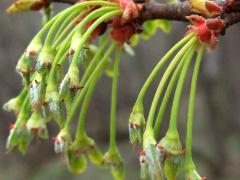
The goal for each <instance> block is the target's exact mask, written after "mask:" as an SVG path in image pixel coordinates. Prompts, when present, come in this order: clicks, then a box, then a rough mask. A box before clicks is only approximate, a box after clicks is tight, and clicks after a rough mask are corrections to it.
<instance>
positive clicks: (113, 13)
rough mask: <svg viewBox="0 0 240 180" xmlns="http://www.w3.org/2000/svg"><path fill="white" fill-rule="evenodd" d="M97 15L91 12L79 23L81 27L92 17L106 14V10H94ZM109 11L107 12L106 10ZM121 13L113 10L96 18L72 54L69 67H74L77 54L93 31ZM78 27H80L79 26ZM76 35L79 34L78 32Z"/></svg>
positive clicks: (77, 57)
mask: <svg viewBox="0 0 240 180" xmlns="http://www.w3.org/2000/svg"><path fill="white" fill-rule="evenodd" d="M96 11H97V13H96V12H95V11H93V12H92V13H90V14H89V15H88V16H87V17H86V18H84V20H83V21H82V22H81V25H82V26H83V25H84V24H85V23H86V22H88V21H89V19H90V18H92V17H96V16H99V15H102V13H103V12H106V10H104V11H103V10H102V9H101V11H100V9H99V10H96ZM108 11H109V10H108ZM121 13H122V12H121V10H113V11H111V12H109V13H106V14H104V15H103V16H101V17H100V18H98V19H97V20H96V21H95V22H94V23H93V24H92V25H91V26H90V27H89V28H88V30H87V31H86V32H85V33H84V35H83V36H82V39H81V42H80V43H79V45H78V48H77V50H76V52H75V53H74V56H73V60H72V63H71V65H70V66H75V65H76V64H77V62H78V59H79V54H80V52H81V50H82V48H83V46H84V44H85V43H86V42H87V40H88V38H89V37H90V36H91V34H92V33H93V31H94V30H95V29H96V28H97V27H98V26H99V25H100V24H101V23H103V22H104V21H106V20H108V19H110V18H113V17H115V16H118V15H120V14H121ZM79 26H80V25H79ZM76 33H79V32H78V31H77V32H76Z"/></svg>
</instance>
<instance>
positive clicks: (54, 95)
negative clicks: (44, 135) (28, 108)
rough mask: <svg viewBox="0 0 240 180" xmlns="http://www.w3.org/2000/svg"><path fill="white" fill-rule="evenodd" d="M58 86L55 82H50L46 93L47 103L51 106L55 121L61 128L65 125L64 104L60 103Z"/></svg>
mask: <svg viewBox="0 0 240 180" xmlns="http://www.w3.org/2000/svg"><path fill="white" fill-rule="evenodd" d="M57 90H58V89H57V85H56V83H55V82H49V83H48V85H47V88H46V93H45V102H46V103H47V104H48V106H49V110H50V111H51V113H52V115H53V118H54V120H55V121H56V122H57V123H58V125H59V126H60V127H63V124H64V112H63V107H62V104H61V103H60V101H59V100H60V98H59V94H58V91H57Z"/></svg>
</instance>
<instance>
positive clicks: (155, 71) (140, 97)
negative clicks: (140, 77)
mask: <svg viewBox="0 0 240 180" xmlns="http://www.w3.org/2000/svg"><path fill="white" fill-rule="evenodd" d="M192 36H193V34H189V35H187V36H186V37H184V38H183V39H182V40H181V41H179V42H178V43H177V44H176V45H174V46H173V47H172V48H171V49H170V50H169V51H168V52H167V54H166V55H165V56H164V57H163V58H162V59H161V60H160V61H159V62H158V64H157V65H156V66H155V68H154V69H153V71H152V72H151V74H150V75H149V77H148V78H147V80H146V81H145V83H144V85H143V87H142V89H141V91H140V93H139V95H138V97H137V100H136V102H142V101H143V99H144V96H145V95H146V93H147V91H148V89H149V87H150V85H151V84H152V82H153V80H154V79H155V78H156V76H157V75H158V73H159V71H160V70H161V69H162V67H163V65H164V64H165V63H166V62H167V61H168V60H169V58H170V57H171V55H172V54H173V53H174V52H175V51H176V50H177V49H178V48H179V47H181V46H182V45H183V44H184V43H186V42H187V41H189V39H191V38H192Z"/></svg>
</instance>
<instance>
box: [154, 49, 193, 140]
mask: <svg viewBox="0 0 240 180" xmlns="http://www.w3.org/2000/svg"><path fill="white" fill-rule="evenodd" d="M187 55H188V53H185V55H184V56H183V57H182V60H181V62H180V63H179V64H178V66H177V68H176V70H175V72H174V73H173V76H172V78H171V80H170V82H169V84H168V87H167V89H166V91H165V95H164V97H163V100H162V103H161V105H160V109H159V112H158V115H157V119H156V122H155V125H154V134H155V137H156V138H157V135H158V133H159V130H160V127H161V124H162V121H163V117H164V114H165V111H166V108H167V104H168V100H169V97H170V95H171V93H172V90H173V88H174V86H175V85H176V81H177V79H178V77H179V74H180V72H181V69H182V67H183V64H184V62H185V59H186V56H187Z"/></svg>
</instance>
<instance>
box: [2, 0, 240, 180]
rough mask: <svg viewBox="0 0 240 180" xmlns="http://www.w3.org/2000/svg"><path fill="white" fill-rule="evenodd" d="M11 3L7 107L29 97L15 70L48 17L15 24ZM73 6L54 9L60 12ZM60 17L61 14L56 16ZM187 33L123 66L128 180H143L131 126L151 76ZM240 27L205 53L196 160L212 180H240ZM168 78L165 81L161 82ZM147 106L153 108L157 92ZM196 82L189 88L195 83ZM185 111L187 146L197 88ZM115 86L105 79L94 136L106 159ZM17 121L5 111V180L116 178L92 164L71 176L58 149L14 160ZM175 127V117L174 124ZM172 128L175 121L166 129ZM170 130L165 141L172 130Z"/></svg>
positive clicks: (91, 118) (6, 22) (92, 113)
mask: <svg viewBox="0 0 240 180" xmlns="http://www.w3.org/2000/svg"><path fill="white" fill-rule="evenodd" d="M9 4H10V1H7V0H2V1H1V6H0V7H1V8H0V23H1V27H0V32H1V33H0V63H1V65H0V106H2V105H3V103H4V102H6V101H7V100H8V99H9V98H11V97H13V96H16V95H17V94H18V92H19V91H20V89H21V83H20V77H19V76H18V75H17V74H16V72H15V65H16V62H17V60H18V58H19V57H20V55H21V54H22V52H23V51H24V49H25V48H26V46H27V44H28V43H29V41H30V40H31V38H32V37H33V35H34V34H35V33H36V32H37V31H38V30H39V28H40V27H41V23H40V21H41V15H40V13H30V12H27V13H22V14H17V15H13V16H8V15H7V14H6V13H5V8H6V7H7V6H8V5H9ZM64 7H66V5H62V4H61V5H60V4H58V5H54V8H55V9H59V8H64ZM56 11H57V10H56ZM185 31H186V24H183V23H173V32H172V34H171V35H169V34H164V33H163V32H160V31H159V32H158V33H157V34H156V35H155V36H154V38H152V39H150V40H149V41H146V42H143V41H142V42H141V43H140V45H139V46H138V47H137V48H136V56H135V57H133V58H132V57H128V56H124V57H123V58H122V63H121V70H120V83H119V95H118V134H117V137H118V143H119V149H120V152H121V154H122V156H123V158H124V160H125V162H126V170H127V174H126V179H127V180H138V179H139V165H138V156H137V155H138V153H137V150H138V148H137V147H134V146H132V145H130V143H129V140H128V118H129V115H130V112H131V110H132V106H133V104H134V101H135V99H136V96H137V94H138V92H139V90H140V88H141V86H142V85H143V83H144V81H145V79H146V78H147V76H148V74H149V73H150V72H151V70H152V69H153V67H154V66H155V64H156V63H157V62H158V60H159V59H160V58H161V57H162V56H163V55H164V53H165V52H167V50H168V49H169V48H170V47H171V46H172V45H173V44H174V43H175V42H177V41H178V40H179V39H181V38H182V37H183V35H184V33H185ZM239 34H240V25H239V24H237V25H235V26H234V27H231V28H229V29H228V30H227V34H226V36H224V37H221V38H220V42H219V45H218V46H217V48H216V49H215V50H214V51H213V52H211V53H205V58H204V61H203V64H202V68H201V73H200V78H199V83H198V91H197V105H196V116H195V124H194V137H193V151H194V152H193V156H194V159H195V161H196V164H197V166H198V169H199V172H200V173H201V175H204V176H206V177H207V178H208V179H209V180H238V179H240V171H239V167H240V83H239V81H240V71H239V67H240V59H239V51H240V49H239V42H240V35H239ZM159 77H161V75H160V76H159ZM157 82H158V81H156V82H155V84H154V85H155V86H154V85H153V88H152V89H150V91H149V93H148V96H147V98H146V104H145V108H146V110H147V109H148V107H149V106H150V103H151V100H152V97H153V94H154V92H155V87H156V85H157ZM188 82H189V81H188ZM186 87H188V88H186V90H185V91H184V94H183V98H182V106H181V110H180V117H179V121H180V125H179V129H180V133H181V139H182V141H183V142H184V137H185V130H186V123H185V122H186V113H187V112H186V110H187V103H188V95H189V90H188V89H189V83H187V84H186ZM110 92H111V81H110V79H109V78H103V79H102V80H101V81H100V83H99V84H98V87H97V90H96V93H95V95H94V98H93V101H92V104H91V108H90V109H89V114H88V121H87V132H88V133H89V135H90V136H91V137H94V138H95V139H96V142H97V143H98V144H99V145H100V147H101V148H102V149H103V150H104V151H105V150H107V147H108V146H107V144H108V125H109V109H110V106H109V102H110V96H109V94H110ZM14 120H15V117H14V115H12V114H10V113H6V112H4V111H2V109H1V110H0V141H1V142H0V180H65V179H68V180H75V179H82V180H92V179H96V177H97V178H98V180H108V179H109V180H111V179H112V177H111V175H110V173H109V171H108V170H101V169H98V168H96V167H93V166H92V165H91V164H89V168H88V169H87V171H86V172H85V173H84V174H82V175H72V174H70V173H69V172H68V170H67V167H66V165H65V163H66V162H65V160H64V157H62V156H60V155H56V154H55V153H54V150H53V142H51V141H50V140H49V141H39V140H35V141H34V142H33V143H32V144H31V146H30V148H29V151H28V153H27V155H25V156H24V157H23V156H22V155H21V154H20V153H19V152H17V151H13V152H10V153H6V149H5V144H6V138H7V136H8V131H9V128H8V127H9V124H10V123H11V122H14ZM166 120H167V117H166ZM166 122H167V121H166ZM166 122H165V123H164V125H163V126H162V130H161V136H163V135H164V132H165V130H166V127H167V123H166ZM49 126H50V128H49V130H50V135H56V133H57V130H56V128H54V127H55V126H54V124H50V125H49Z"/></svg>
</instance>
